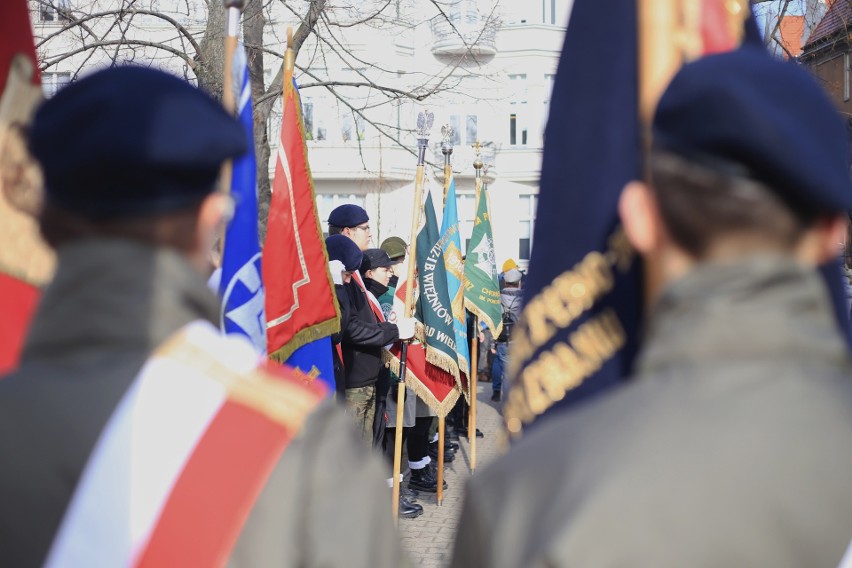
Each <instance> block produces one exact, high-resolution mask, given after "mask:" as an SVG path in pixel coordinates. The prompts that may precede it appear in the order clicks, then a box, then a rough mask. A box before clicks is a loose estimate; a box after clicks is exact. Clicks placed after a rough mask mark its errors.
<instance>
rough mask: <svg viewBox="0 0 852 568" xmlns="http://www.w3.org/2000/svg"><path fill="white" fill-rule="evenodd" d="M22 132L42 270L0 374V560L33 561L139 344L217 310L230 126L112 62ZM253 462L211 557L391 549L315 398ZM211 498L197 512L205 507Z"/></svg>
mask: <svg viewBox="0 0 852 568" xmlns="http://www.w3.org/2000/svg"><path fill="white" fill-rule="evenodd" d="M29 143H30V147H31V150H32V152H33V155H34V156H35V158H36V159H37V160H38V162H39V163H40V164H41V167H42V169H43V171H44V178H45V194H46V202H45V207H44V210H43V211H42V213H41V218H40V227H41V231H42V234H43V235H44V237H45V238H46V240H47V242H48V243H50V244H51V245H52V246H54V247H55V248H56V251H57V255H58V268H57V271H56V275H55V278H54V280H53V282H52V283H51V284H50V286H49V287H48V289H47V290H46V291H45V293H44V297H43V299H42V301H41V304H40V305H39V307H38V310H37V313H36V315H35V318H34V321H33V323H32V327H31V329H30V332H29V336H28V338H27V340H26V344H25V347H24V352H23V357H22V360H21V363H20V366H19V368H18V369H17V370H16V371H15V372H13V373H12V374H11V375H8V376H6V377H3V378H0V463H2V466H0V502H2V504H3V505H2V507H0V566H15V567H20V568H27V567H36V566H42V565H44V562H45V559H46V558H47V556H48V552H49V550H50V549H51V543H52V542H54V540H55V539H56V534H57V531H58V529H59V527H60V524H61V523H62V522H63V517H64V516H65V513H66V510H67V509H68V507H69V502H70V501H71V499H72V496H73V495H74V494H75V489H76V488H77V485H78V482H79V481H80V479H81V476H83V471H84V468H85V467H86V465H87V462H88V461H89V458H90V455H91V453H92V451H93V448H94V447H95V445H96V443H97V442H98V440H99V438H100V437H101V435H102V433H103V431H104V428H105V425H106V424H107V423H108V421H109V420H110V417H111V416H112V415H113V413H114V411H116V407H117V405H119V403H120V401H122V400H123V397H124V396H125V394H126V392H127V391H128V389H129V387H130V386H131V384H133V382H134V378H135V377H137V375H138V374H139V373H140V369H141V368H142V366H143V364H145V362H146V361H147V360H148V359H149V357H150V356H151V353H152V351H154V349H155V348H157V347H158V346H160V345H161V344H163V342H164V341H165V340H166V339H167V338H170V337H172V336H173V335H174V334H175V332H177V331H178V330H180V329H182V328H184V327H185V326H187V324H189V323H190V322H198V321H201V322H209V323H206V324H205V325H208V326H209V325H210V324H215V323H217V322H218V313H219V305H218V301H217V299H216V297H215V296H214V295H213V294H212V292H210V290H208V288H207V287H206V285H205V279H206V276H207V274H206V273H205V270H206V269H207V253H208V251H209V249H210V247H211V246H212V243H213V241H214V238H215V235H216V234H217V232H218V230H219V229H220V228H221V226H222V222H223V220H224V219H225V218H226V216H227V205H228V198H227V197H226V196H224V195H222V194H219V193H216V192H214V189H215V188H216V186H217V177H218V175H219V172H220V169H221V165H222V163H223V162H224V161H225V160H228V159H230V158H233V157H235V156H239V155H240V154H242V153H243V151H244V149H245V137H244V134H243V131H242V129H241V127H240V126H239V124H238V123H237V122H236V120H235V119H233V117H230V116H229V115H228V114H227V113H226V112H225V111H224V109H223V108H222V106H221V105H220V104H219V103H218V102H216V101H215V100H213V99H211V98H210V97H209V96H207V95H206V94H204V93H203V92H201V91H200V90H198V89H196V88H195V87H192V86H191V85H189V84H188V83H186V82H184V81H183V80H181V79H178V78H177V77H173V76H170V75H167V74H166V73H163V72H160V71H155V70H152V69H146V68H139V67H133V66H127V67H118V68H112V69H108V70H104V71H100V72H97V73H94V74H92V75H89V76H88V77H86V78H83V79H80V80H79V81H77V82H75V83H73V84H71V85H69V86H68V87H67V88H65V89H63V90H62V92H60V93H58V94H57V95H56V96H54V97H53V98H51V99H49V100H48V101H47V102H46V103H44V104H43V106H42V107H41V108H40V109H39V110H38V112H37V114H36V116H35V119H34V122H33V125H32V129H31V131H30V141H29ZM217 337H218V336H217ZM207 363H209V361H204V360H198V361H194V362H193V363H192V364H195V365H198V366H199V369H201V368H204V366H205V364H207ZM233 435H240V434H239V433H236V432H235V433H233ZM126 465H128V464H124V465H119V468H118V469H122V468H124V467H125V466H126ZM270 466H271V472H269V475H268V477H267V478H266V481H265V483H264V484H263V486H262V488H261V490H260V494H259V496H258V497H257V499H256V500H255V501H254V502H253V504H252V505H251V508H250V510H248V511H246V514H247V517H246V518H245V521H244V523H242V525H241V527H240V529H239V535H238V537H237V540H236V543H235V546H234V547H233V548H232V549H231V551H230V556H229V558H228V565H229V566H238V567H239V566H246V567H248V566H258V567H261V566H262V567H273V566H280V567H285V566H317V567H318V566H349V567H354V566H362V567H375V566H384V567H387V568H392V567H395V566H398V565H400V563H402V564H405V561H404V560H403V558H402V557H401V552H400V548H399V545H398V538H397V536H396V533H395V531H394V528H393V525H392V520H391V515H390V511H391V503H390V495H389V494H388V491H387V489H386V487H385V486H384V481H383V480H384V475H383V468H382V466H381V462H380V460H378V458H376V457H374V456H371V455H368V453H367V452H365V451H363V450H362V448H361V446H360V445H359V443H358V439H357V436H356V434H355V433H354V431H353V428H352V427H351V424H350V421H349V420H348V419H347V418H346V416H345V415H344V414H343V412H342V410H340V409H338V408H337V407H336V406H335V405H334V402H333V401H332V399H331V397H328V398H327V399H326V400H325V401H324V402H320V403H319V404H318V405H317V406H316V407H314V409H313V411H311V412H310V414H308V415H307V418H306V419H305V420H304V422H303V424H302V426H301V428H300V429H299V430H298V432H297V434H296V436H295V438H294V439H293V440H292V442H291V443H290V444H289V446H287V447H286V449H285V450H284V452H283V454H281V455H280V457H279V458H278V459H277V461H275V462H273V463H272V464H270ZM150 467H151V468H156V467H157V464H156V463H153V464H150ZM341 471H345V472H346V483H341V479H340V472H341ZM218 497H219V496H218V495H209V504H210V506H209V507H208V508H206V509H205V510H199V511H198V515H209V514H215V512H216V511H217V507H216V505H215V503H216V500H217V498H218ZM109 510H112V509H109ZM123 521H126V519H110V518H108V516H106V513H104V516H103V517H100V518H97V519H94V520H93V522H94V523H96V524H102V523H111V522H123ZM104 544H107V543H104ZM215 544H216V543H210V545H211V546H213V545H215ZM58 560H59V561H60V564H61V563H62V560H63V559H61V558H60V559H58ZM187 565H190V564H187Z"/></svg>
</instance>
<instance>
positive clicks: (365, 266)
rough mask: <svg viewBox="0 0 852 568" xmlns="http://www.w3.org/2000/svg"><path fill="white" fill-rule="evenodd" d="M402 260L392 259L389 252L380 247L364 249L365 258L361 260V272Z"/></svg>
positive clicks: (391, 264)
mask: <svg viewBox="0 0 852 568" xmlns="http://www.w3.org/2000/svg"><path fill="white" fill-rule="evenodd" d="M400 262H401V261H400V260H392V259H391V257H390V256H388V253H387V252H385V251H384V250H382V249H380V248H371V249H367V250H365V251H364V260H362V261H361V272H366V271H368V270H374V269H376V268H382V267H385V268H387V267H388V266H393V265H394V264H399V263H400Z"/></svg>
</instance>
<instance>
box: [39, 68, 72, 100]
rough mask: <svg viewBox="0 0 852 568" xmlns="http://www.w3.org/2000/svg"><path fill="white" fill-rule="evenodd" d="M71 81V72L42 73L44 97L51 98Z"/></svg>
mask: <svg viewBox="0 0 852 568" xmlns="http://www.w3.org/2000/svg"><path fill="white" fill-rule="evenodd" d="M70 82H71V73H42V74H41V90H42V92H43V93H44V98H46V99H49V98H50V97H52V96H53V95H55V94H56V93H57V91H59V89H61V88H62V87H64V86H65V85H67V84H68V83H70Z"/></svg>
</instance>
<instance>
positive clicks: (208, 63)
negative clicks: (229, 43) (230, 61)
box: [195, 0, 225, 99]
mask: <svg viewBox="0 0 852 568" xmlns="http://www.w3.org/2000/svg"><path fill="white" fill-rule="evenodd" d="M199 43H200V47H201V53H199V54H197V55H196V61H197V62H198V68H197V69H196V70H195V76H196V77H198V86H199V87H201V88H202V89H204V90H205V91H207V92H208V93H210V95H212V96H213V97H215V98H217V99H221V98H222V88H223V76H222V75H223V74H224V72H225V7H224V6H223V4H222V2H221V1H219V0H207V26H206V27H205V28H204V37H202V38H201V42H199Z"/></svg>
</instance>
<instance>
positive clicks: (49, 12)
mask: <svg viewBox="0 0 852 568" xmlns="http://www.w3.org/2000/svg"><path fill="white" fill-rule="evenodd" d="M69 8H70V6H69V5H68V0H38V21H39V22H41V23H44V24H50V23H57V24H58V23H62V22H69V21H71V18H69V17H68V16H67V14H66V13H65V12H66V11H67V10H68V9H69Z"/></svg>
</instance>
